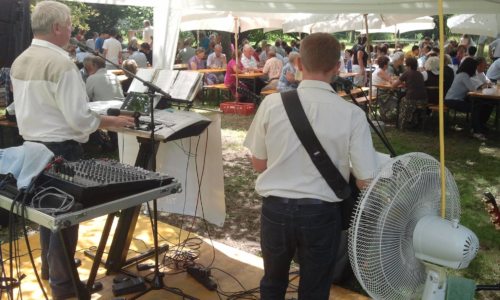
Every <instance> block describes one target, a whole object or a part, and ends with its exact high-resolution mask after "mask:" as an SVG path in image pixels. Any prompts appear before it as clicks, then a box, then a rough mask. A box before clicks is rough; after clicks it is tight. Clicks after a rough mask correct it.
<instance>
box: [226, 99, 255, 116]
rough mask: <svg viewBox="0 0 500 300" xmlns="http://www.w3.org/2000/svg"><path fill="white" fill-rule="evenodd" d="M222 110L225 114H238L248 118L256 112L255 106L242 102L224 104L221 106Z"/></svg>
mask: <svg viewBox="0 0 500 300" xmlns="http://www.w3.org/2000/svg"><path fill="white" fill-rule="evenodd" d="M220 109H221V110H222V112H223V113H225V114H238V115H243V116H248V115H251V114H253V113H254V112H255V104H254V103H241V102H223V103H221V104H220Z"/></svg>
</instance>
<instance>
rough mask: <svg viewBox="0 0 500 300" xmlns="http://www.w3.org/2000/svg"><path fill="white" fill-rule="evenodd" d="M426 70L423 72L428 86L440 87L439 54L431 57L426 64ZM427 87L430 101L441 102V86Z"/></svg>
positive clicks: (433, 102)
mask: <svg viewBox="0 0 500 300" xmlns="http://www.w3.org/2000/svg"><path fill="white" fill-rule="evenodd" d="M424 68H425V71H423V72H422V75H423V76H424V82H425V86H426V87H434V88H435V87H439V58H438V57H437V56H433V57H429V58H428V59H427V60H426V61H425V64H424ZM434 88H433V89H429V88H427V99H428V103H431V104H437V103H439V88H437V89H434Z"/></svg>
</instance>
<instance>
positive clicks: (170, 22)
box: [72, 0, 500, 68]
mask: <svg viewBox="0 0 500 300" xmlns="http://www.w3.org/2000/svg"><path fill="white" fill-rule="evenodd" d="M72 1H77V2H87V3H100V4H114V5H136V6H153V7H154V19H153V24H154V30H155V32H154V41H155V42H154V45H153V55H154V59H153V61H154V65H155V67H161V68H171V67H172V66H173V63H174V57H175V49H176V47H177V40H178V32H179V26H180V21H181V16H182V11H186V10H203V11H224V10H228V9H230V10H231V11H233V12H253V13H317V14H333V13H374V14H375V13H379V14H380V13H383V14H390V13H398V14H406V13H411V14H420V15H435V14H437V13H438V1H437V0H379V1H373V0H183V1H179V0H72ZM443 7H444V13H445V14H453V13H455V14H456V13H490V12H497V11H500V0H475V1H470V0H444V2H443Z"/></svg>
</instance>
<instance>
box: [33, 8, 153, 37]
mask: <svg viewBox="0 0 500 300" xmlns="http://www.w3.org/2000/svg"><path fill="white" fill-rule="evenodd" d="M39 1H40V0H31V7H32V8H33V7H35V5H36V3H37V2H39ZM59 1H60V2H63V3H64V4H66V5H67V6H68V7H69V8H70V9H71V18H72V22H73V27H74V28H75V32H76V31H78V30H79V29H84V30H86V31H97V32H101V31H103V30H106V29H110V28H116V29H117V30H118V31H119V32H120V33H121V34H123V35H124V36H127V32H128V31H129V30H141V29H142V27H143V25H142V22H143V21H144V20H150V21H151V22H152V20H153V8H151V7H139V6H123V5H107V4H86V3H79V2H73V1H64V0H59ZM153 25H154V24H153Z"/></svg>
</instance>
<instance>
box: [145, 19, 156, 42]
mask: <svg viewBox="0 0 500 300" xmlns="http://www.w3.org/2000/svg"><path fill="white" fill-rule="evenodd" d="M142 24H144V30H143V31H142V40H143V41H144V42H146V43H148V44H149V45H150V46H151V44H152V43H153V33H154V30H153V26H151V22H149V20H144V22H142Z"/></svg>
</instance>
